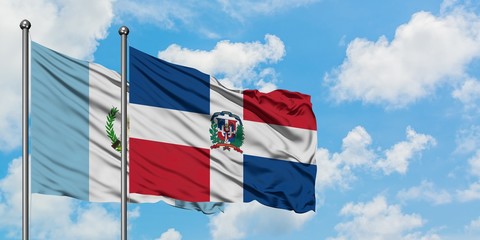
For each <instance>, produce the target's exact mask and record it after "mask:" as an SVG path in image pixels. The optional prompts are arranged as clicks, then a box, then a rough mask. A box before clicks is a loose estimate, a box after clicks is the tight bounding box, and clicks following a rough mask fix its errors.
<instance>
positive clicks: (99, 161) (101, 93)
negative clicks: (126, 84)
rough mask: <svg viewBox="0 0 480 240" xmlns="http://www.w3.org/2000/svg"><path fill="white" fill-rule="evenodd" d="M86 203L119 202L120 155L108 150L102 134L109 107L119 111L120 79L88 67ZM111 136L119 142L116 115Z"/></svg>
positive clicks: (107, 70)
mask: <svg viewBox="0 0 480 240" xmlns="http://www.w3.org/2000/svg"><path fill="white" fill-rule="evenodd" d="M89 75H90V79H89V80H90V96H89V98H90V109H89V110H90V111H89V112H90V116H89V118H90V132H89V134H90V163H89V168H90V194H89V195H90V201H93V202H119V201H120V153H119V152H117V151H115V149H113V148H112V147H111V144H112V143H111V142H110V139H109V138H108V136H107V133H106V130H105V123H106V121H107V115H108V113H109V112H110V109H111V108H112V107H117V108H118V109H120V75H119V74H118V73H116V72H114V71H111V70H109V69H106V68H104V67H102V66H100V65H98V64H93V63H91V64H90V74H89ZM117 115H118V117H117V118H116V120H115V126H114V129H115V132H116V134H117V136H118V138H120V126H121V122H120V115H119V114H117Z"/></svg>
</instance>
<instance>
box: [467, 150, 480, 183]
mask: <svg viewBox="0 0 480 240" xmlns="http://www.w3.org/2000/svg"><path fill="white" fill-rule="evenodd" d="M468 164H469V165H470V172H471V173H472V174H473V175H474V176H477V177H479V178H480V150H477V153H476V154H475V155H474V156H473V157H471V158H470V159H469V160H468Z"/></svg>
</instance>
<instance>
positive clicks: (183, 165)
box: [129, 138, 210, 202]
mask: <svg viewBox="0 0 480 240" xmlns="http://www.w3.org/2000/svg"><path fill="white" fill-rule="evenodd" d="M129 152H130V162H129V165H130V173H129V178H130V192H131V193H141V194H148V195H158V196H166V197H171V198H175V199H178V200H183V201H190V202H208V201H210V149H203V148H195V147H188V146H181V145H176V144H169V143H162V142H154V141H148V140H143V139H136V138H130V149H129Z"/></svg>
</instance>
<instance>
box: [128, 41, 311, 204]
mask: <svg viewBox="0 0 480 240" xmlns="http://www.w3.org/2000/svg"><path fill="white" fill-rule="evenodd" d="M232 57H234V56H232ZM129 71H130V105H129V110H128V111H129V114H130V116H131V118H130V121H131V123H130V134H129V135H130V140H129V141H130V145H129V148H130V192H133V193H141V194H151V195H161V196H168V197H172V198H175V199H180V200H185V201H192V202H205V201H212V202H250V201H254V200H255V201H258V202H260V203H262V204H264V205H267V206H270V207H274V208H281V209H288V210H294V211H295V212H298V213H303V212H307V211H310V210H315V176H316V171H317V166H316V162H315V151H316V146H317V131H316V130H317V126H316V120H315V116H314V114H313V111H312V104H311V102H310V96H308V95H304V94H301V93H298V92H289V91H285V90H276V91H273V92H270V93H261V92H259V91H256V90H244V91H234V90H230V89H227V88H225V87H223V86H222V85H221V84H220V83H219V82H218V81H217V80H216V79H214V78H212V77H210V76H209V75H206V74H204V73H202V72H200V71H198V70H196V69H192V68H188V67H184V66H180V65H176V64H172V63H168V62H165V61H163V60H160V59H158V58H155V57H152V56H150V55H147V54H145V53H143V52H141V51H139V50H137V49H135V48H132V47H130V70H129Z"/></svg>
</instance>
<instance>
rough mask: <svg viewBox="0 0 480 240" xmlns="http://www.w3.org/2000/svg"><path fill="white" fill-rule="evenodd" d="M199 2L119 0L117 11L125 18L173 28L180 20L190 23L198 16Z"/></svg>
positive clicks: (116, 5)
mask: <svg viewBox="0 0 480 240" xmlns="http://www.w3.org/2000/svg"><path fill="white" fill-rule="evenodd" d="M199 4H201V2H199V1H181V2H179V1H169V0H142V1H138V0H135V1H133V0H118V1H117V2H116V4H115V11H116V12H117V13H118V15H121V16H123V17H124V18H126V17H130V16H132V17H134V18H135V19H137V20H138V21H139V22H151V23H155V24H157V25H160V26H161V27H164V28H167V29H172V28H175V26H176V25H177V23H178V22H180V23H188V22H191V21H192V20H193V19H194V18H196V13H195V12H196V11H195V8H194V5H197V7H198V5H199Z"/></svg>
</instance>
